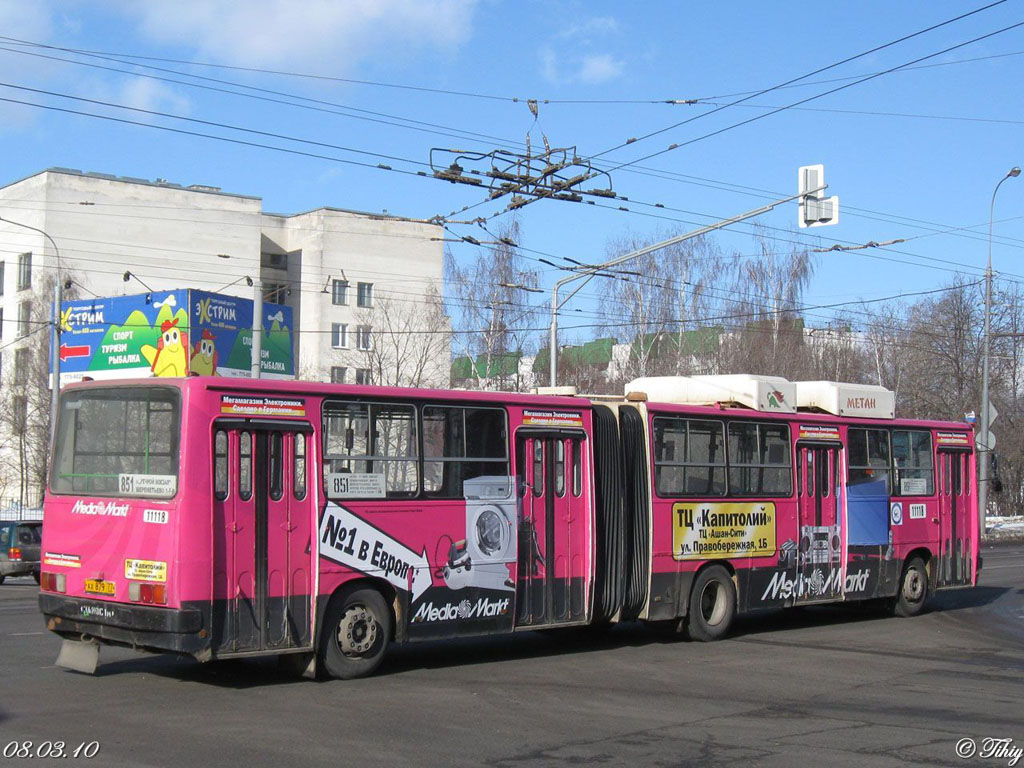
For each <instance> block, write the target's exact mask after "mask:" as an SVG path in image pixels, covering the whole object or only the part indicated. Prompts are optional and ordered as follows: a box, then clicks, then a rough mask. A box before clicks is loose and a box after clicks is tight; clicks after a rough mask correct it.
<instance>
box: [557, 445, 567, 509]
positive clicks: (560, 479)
mask: <svg viewBox="0 0 1024 768" xmlns="http://www.w3.org/2000/svg"><path fill="white" fill-rule="evenodd" d="M555 494H556V495H557V496H565V441H564V440H558V441H556V442H555Z"/></svg>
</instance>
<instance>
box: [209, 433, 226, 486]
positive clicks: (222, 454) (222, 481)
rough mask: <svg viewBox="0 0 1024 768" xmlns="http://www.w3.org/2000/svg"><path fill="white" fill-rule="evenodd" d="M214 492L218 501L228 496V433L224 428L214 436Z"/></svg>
mask: <svg viewBox="0 0 1024 768" xmlns="http://www.w3.org/2000/svg"><path fill="white" fill-rule="evenodd" d="M213 494H214V496H215V497H216V498H217V500H218V501H224V499H226V498H227V497H228V433H227V432H225V431H224V430H223V429H218V430H217V432H216V433H215V434H214V437H213Z"/></svg>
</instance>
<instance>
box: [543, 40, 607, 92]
mask: <svg viewBox="0 0 1024 768" xmlns="http://www.w3.org/2000/svg"><path fill="white" fill-rule="evenodd" d="M540 66H541V75H543V77H544V79H545V80H547V81H548V82H549V83H553V84H555V85H573V84H575V83H583V84H585V85H598V84H600V83H606V82H608V81H609V80H614V79H615V78H617V77H619V76H620V75H621V74H622V70H623V68H624V64H623V62H622V61H621V60H620V59H616V58H614V57H613V56H611V55H610V54H607V53H601V54H594V55H590V56H579V55H575V56H571V57H564V58H563V57H561V56H559V55H558V54H557V53H556V52H555V51H553V50H552V49H551V48H543V49H542V50H541V52H540Z"/></svg>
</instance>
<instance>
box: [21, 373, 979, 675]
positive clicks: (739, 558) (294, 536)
mask: <svg viewBox="0 0 1024 768" xmlns="http://www.w3.org/2000/svg"><path fill="white" fill-rule="evenodd" d="M772 397H773V398H774V400H772V399H771V398H769V401H770V402H774V403H776V404H777V403H778V402H779V398H783V393H782V392H780V391H778V390H776V391H775V392H774V395H772ZM791 399H792V398H791ZM856 399H857V398H851V399H850V402H854V401H855V400H856ZM862 399H863V400H864V401H865V402H867V400H866V399H865V398H862ZM873 402H874V401H873V400H872V403H873ZM973 445H974V440H973V434H972V432H971V428H970V427H969V426H967V425H964V424H961V423H947V422H920V421H907V420H899V419H893V418H877V417H864V416H860V417H857V416H849V415H846V416H844V415H832V414H828V413H820V412H818V413H812V412H805V411H802V410H791V411H790V412H773V411H772V408H771V407H770V405H769V406H766V407H764V408H760V409H758V408H751V407H749V406H743V405H738V404H737V403H736V402H735V401H734V400H733V399H732V398H723V401H722V402H718V403H716V404H711V405H692V404H679V403H670V402H655V401H654V399H653V397H646V396H645V394H644V393H643V392H634V393H633V394H631V395H630V396H629V397H628V398H618V399H615V398H600V399H599V398H586V397H573V396H550V395H519V394H507V393H492V392H465V391H441V390H412V389H394V388H384V387H363V386H345V385H328V384H314V383H304V382H287V383H285V382H280V381H273V382H269V381H249V380H241V379H237V380H236V379H223V378H212V377H193V378H188V379H180V380H168V379H159V380H158V379H145V380H126V381H119V382H110V381H95V382H84V383H81V384H76V385H72V386H70V387H68V388H67V389H66V390H65V391H64V392H63V394H62V397H61V402H60V409H59V413H58V414H57V428H56V434H55V444H54V451H53V457H52V462H51V471H50V478H49V486H48V491H47V494H46V502H45V506H44V516H45V524H44V531H43V544H42V551H43V554H42V574H41V593H40V597H39V605H40V608H41V610H42V612H43V614H44V616H45V619H46V622H47V627H48V628H49V629H50V630H52V631H53V632H55V633H57V634H58V635H60V636H61V637H62V638H64V643H63V646H62V651H61V657H60V659H59V663H61V664H62V665H63V666H68V667H72V668H75V669H82V670H87V671H92V670H94V669H95V667H96V663H97V661H98V649H99V646H100V645H101V644H111V645H119V646H128V647H132V648H136V649H140V650H147V651H155V652H170V653H178V654H185V655H191V656H193V657H195V658H196V659H198V660H200V661H207V660H211V659H222V658H231V657H243V656H257V655H267V654H279V655H294V658H293V659H292V660H293V661H294V662H297V665H296V666H298V667H299V668H301V669H302V670H303V671H304V672H305V673H306V674H308V675H312V674H316V673H318V672H319V673H326V674H329V675H331V676H334V677H338V678H351V677H358V676H361V675H366V674H369V673H370V672H372V671H373V670H374V669H375V668H376V667H377V666H378V664H379V663H380V661H381V659H382V658H383V656H384V654H385V652H386V650H387V648H388V646H389V645H390V644H392V643H409V642H415V641H418V640H425V639H434V638H446V637H455V636H468V635H482V634H492V633H503V632H513V631H516V630H535V629H542V628H548V627H563V626H569V625H587V624H598V623H600V624H607V623H610V622H618V621H633V620H643V621H648V622H675V623H677V624H678V626H679V628H680V629H681V630H684V631H686V632H688V634H689V635H690V636H691V637H693V638H695V639H698V640H713V639H717V638H720V637H722V636H724V635H725V634H726V633H727V632H728V630H729V627H730V624H731V623H732V621H733V618H734V616H735V615H736V614H737V612H741V611H747V610H751V609H754V608H762V607H773V606H777V607H785V606H793V605H804V604H814V603H825V602H838V601H852V600H867V599H883V600H885V601H888V603H889V604H890V605H891V607H892V609H893V610H894V612H896V613H897V614H899V615H904V616H906V615H912V614H915V613H918V612H919V611H920V610H921V609H922V607H923V606H924V603H925V600H926V598H927V597H928V595H929V593H930V592H932V591H933V590H936V589H943V588H948V587H961V586H970V585H973V584H975V583H976V578H977V573H978V569H979V567H980V559H979V557H978V520H977V509H976V502H975V491H974V489H975V487H976V482H975V471H974V454H973Z"/></svg>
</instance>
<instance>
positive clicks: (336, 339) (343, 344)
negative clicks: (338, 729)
mask: <svg viewBox="0 0 1024 768" xmlns="http://www.w3.org/2000/svg"><path fill="white" fill-rule="evenodd" d="M331 346H332V347H334V348H335V349H348V325H346V324H345V323H331Z"/></svg>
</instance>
